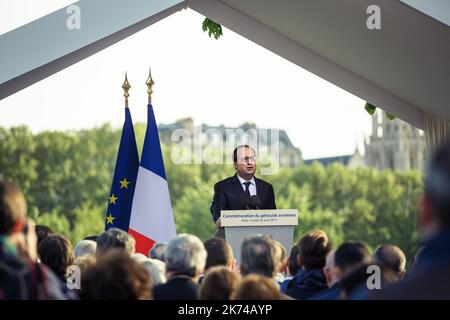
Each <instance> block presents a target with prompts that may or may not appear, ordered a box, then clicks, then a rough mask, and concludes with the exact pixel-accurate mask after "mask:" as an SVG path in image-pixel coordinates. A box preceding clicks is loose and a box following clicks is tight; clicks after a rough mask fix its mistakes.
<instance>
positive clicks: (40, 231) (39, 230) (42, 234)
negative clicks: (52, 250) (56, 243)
mask: <svg viewBox="0 0 450 320" xmlns="http://www.w3.org/2000/svg"><path fill="white" fill-rule="evenodd" d="M34 229H35V230H36V236H37V245H38V246H39V244H40V243H41V242H42V240H44V239H45V238H47V237H48V236H49V235H52V234H53V231H52V229H50V227H48V226H44V225H42V224H37V225H36V226H35V227H34Z"/></svg>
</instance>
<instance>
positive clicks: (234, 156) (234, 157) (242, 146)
mask: <svg viewBox="0 0 450 320" xmlns="http://www.w3.org/2000/svg"><path fill="white" fill-rule="evenodd" d="M241 148H249V149H251V150H252V151H253V154H254V155H255V156H256V152H255V149H253V148H252V147H250V146H249V145H248V144H242V145H240V146H237V147H236V148H234V151H233V162H234V163H237V152H238V150H239V149H241Z"/></svg>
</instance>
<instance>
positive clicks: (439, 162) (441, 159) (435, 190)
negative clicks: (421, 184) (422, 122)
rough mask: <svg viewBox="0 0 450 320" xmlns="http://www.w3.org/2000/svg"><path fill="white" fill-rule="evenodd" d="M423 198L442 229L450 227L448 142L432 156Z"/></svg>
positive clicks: (449, 148)
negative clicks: (424, 197)
mask: <svg viewBox="0 0 450 320" xmlns="http://www.w3.org/2000/svg"><path fill="white" fill-rule="evenodd" d="M425 196H426V197H427V198H428V200H429V201H430V203H431V206H432V208H433V210H434V212H435V214H436V218H437V220H438V221H439V223H440V224H441V226H442V227H450V142H447V143H445V144H443V145H441V146H440V147H439V148H438V149H437V150H436V152H435V153H434V154H433V155H432V157H431V160H430V162H429V165H428V168H427V174H426V178H425Z"/></svg>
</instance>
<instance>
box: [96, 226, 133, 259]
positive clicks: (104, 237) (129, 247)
mask: <svg viewBox="0 0 450 320" xmlns="http://www.w3.org/2000/svg"><path fill="white" fill-rule="evenodd" d="M134 245H135V241H134V238H133V236H132V235H130V234H128V233H126V232H125V231H123V230H120V229H118V228H111V229H108V230H106V231H103V232H102V234H101V235H100V236H99V237H98V239H97V250H96V253H97V254H104V253H105V252H106V251H108V250H110V249H123V250H125V251H126V252H127V253H128V254H132V253H133V252H134Z"/></svg>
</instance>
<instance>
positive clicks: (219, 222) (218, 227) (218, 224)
mask: <svg viewBox="0 0 450 320" xmlns="http://www.w3.org/2000/svg"><path fill="white" fill-rule="evenodd" d="M216 227H217V229H220V228H222V223H221V221H220V218H219V219H217V221H216Z"/></svg>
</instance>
